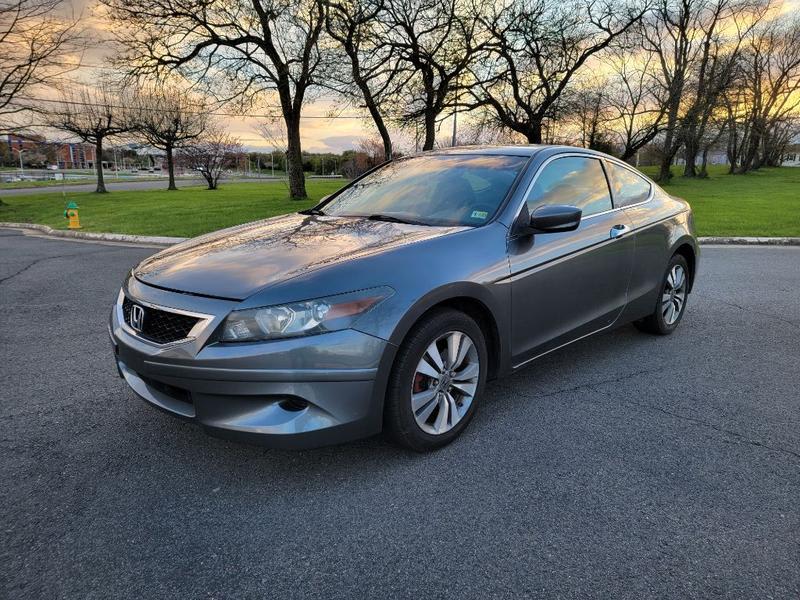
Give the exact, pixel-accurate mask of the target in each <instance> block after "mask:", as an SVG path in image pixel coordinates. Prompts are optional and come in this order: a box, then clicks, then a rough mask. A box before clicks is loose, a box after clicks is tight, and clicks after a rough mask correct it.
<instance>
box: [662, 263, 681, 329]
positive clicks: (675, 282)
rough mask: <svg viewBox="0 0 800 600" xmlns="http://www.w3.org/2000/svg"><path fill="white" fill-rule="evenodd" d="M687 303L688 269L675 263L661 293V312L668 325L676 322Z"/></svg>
mask: <svg viewBox="0 0 800 600" xmlns="http://www.w3.org/2000/svg"><path fill="white" fill-rule="evenodd" d="M685 305H686V271H685V270H684V268H683V267H682V266H681V265H675V266H674V267H672V269H671V270H670V272H669V274H668V275H667V282H666V284H665V285H664V292H663V294H662V295H661V314H662V315H663V317H664V322H665V323H666V324H667V325H672V324H674V323H675V322H676V321H677V320H678V319H679V318H680V316H681V312H682V311H683V307H684V306H685Z"/></svg>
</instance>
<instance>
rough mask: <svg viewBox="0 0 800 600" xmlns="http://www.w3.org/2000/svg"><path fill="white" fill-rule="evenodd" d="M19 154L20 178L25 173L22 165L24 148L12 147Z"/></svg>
mask: <svg viewBox="0 0 800 600" xmlns="http://www.w3.org/2000/svg"><path fill="white" fill-rule="evenodd" d="M13 150H16V151H17V153H18V154H19V176H20V178H22V176H23V175H25V167H23V166H22V153H23V152H25V149H24V148H13Z"/></svg>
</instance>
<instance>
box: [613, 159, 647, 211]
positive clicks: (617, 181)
mask: <svg viewBox="0 0 800 600" xmlns="http://www.w3.org/2000/svg"><path fill="white" fill-rule="evenodd" d="M606 166H607V167H608V171H609V175H610V176H611V192H612V193H613V195H614V206H615V207H617V208H619V207H622V206H630V205H631V204H638V203H640V202H644V201H645V200H647V198H649V197H650V190H651V189H652V184H651V183H650V182H649V181H647V180H646V179H645V178H644V177H642V176H640V175H637V174H636V173H634V172H633V171H632V170H631V169H628V168H626V167H622V166H620V165H618V164H615V163H612V162H607V163H606Z"/></svg>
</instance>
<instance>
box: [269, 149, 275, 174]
mask: <svg viewBox="0 0 800 600" xmlns="http://www.w3.org/2000/svg"><path fill="white" fill-rule="evenodd" d="M269 164H270V166H271V167H272V176H273V177H275V156H274V151H273V150H270V151H269Z"/></svg>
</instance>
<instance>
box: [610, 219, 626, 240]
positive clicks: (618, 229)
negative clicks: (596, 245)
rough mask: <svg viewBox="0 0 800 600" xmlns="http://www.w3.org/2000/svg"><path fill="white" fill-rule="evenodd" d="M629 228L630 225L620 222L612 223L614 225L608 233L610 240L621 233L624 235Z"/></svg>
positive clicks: (619, 236)
mask: <svg viewBox="0 0 800 600" xmlns="http://www.w3.org/2000/svg"><path fill="white" fill-rule="evenodd" d="M630 230H631V228H630V227H628V226H627V225H623V224H622V223H620V224H618V225H614V226H613V227H612V228H611V233H610V234H609V235H610V237H611V239H612V240H615V239H617V238H621V237H622V236H623V235H625V234H626V233H628V232H629V231H630Z"/></svg>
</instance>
